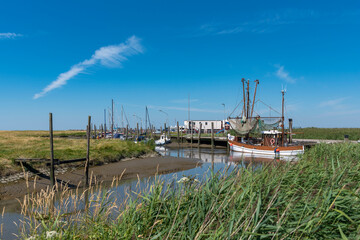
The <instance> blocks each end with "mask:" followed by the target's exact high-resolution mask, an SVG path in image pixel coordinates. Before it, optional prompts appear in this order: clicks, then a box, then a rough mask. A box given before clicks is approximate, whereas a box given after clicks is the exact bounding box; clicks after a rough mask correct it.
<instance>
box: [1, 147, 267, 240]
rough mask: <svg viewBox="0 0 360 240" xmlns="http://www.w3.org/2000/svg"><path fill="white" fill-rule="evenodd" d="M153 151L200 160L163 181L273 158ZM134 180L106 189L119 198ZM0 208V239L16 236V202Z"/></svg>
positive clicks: (185, 150)
mask: <svg viewBox="0 0 360 240" xmlns="http://www.w3.org/2000/svg"><path fill="white" fill-rule="evenodd" d="M156 151H157V152H159V153H160V154H161V155H162V156H172V157H180V158H192V159H200V160H201V163H202V164H200V165H199V166H198V167H195V168H193V169H189V170H185V171H179V172H176V173H169V174H165V175H162V176H161V178H162V179H164V180H165V181H176V180H179V179H180V178H181V177H183V176H192V177H195V178H198V179H201V178H203V177H205V176H206V175H207V174H208V173H209V171H210V170H211V169H212V170H213V171H215V172H217V171H221V170H223V169H226V168H229V169H230V170H232V169H233V168H234V167H236V166H238V167H247V166H248V165H249V164H250V162H251V165H252V167H253V168H254V169H257V168H261V167H262V166H263V164H264V162H269V161H272V160H273V159H268V158H263V157H261V156H260V157H257V156H246V155H243V154H237V153H230V154H229V153H227V152H226V149H214V150H212V149H208V148H165V147H157V148H156ZM153 180H154V177H150V178H142V179H141V184H140V188H141V187H142V185H143V187H144V186H145V185H146V184H148V183H149V182H150V183H151V182H152V181H153ZM137 184H138V180H137V179H133V180H127V181H122V182H121V184H120V185H118V186H117V187H113V188H111V187H110V186H108V189H109V190H112V191H114V192H115V194H117V195H118V196H120V197H119V198H118V199H122V197H121V196H124V192H125V191H128V190H129V189H131V188H133V189H135V188H136V187H138V186H137ZM0 207H1V209H0V210H1V211H2V209H3V207H5V212H4V215H3V216H2V217H1V216H0V225H2V228H3V235H2V236H1V237H0V239H17V237H16V236H15V235H14V234H16V233H17V232H18V227H17V226H16V224H18V223H19V221H20V219H21V218H22V216H21V215H20V205H19V203H18V202H17V201H16V200H9V201H6V202H1V203H0Z"/></svg>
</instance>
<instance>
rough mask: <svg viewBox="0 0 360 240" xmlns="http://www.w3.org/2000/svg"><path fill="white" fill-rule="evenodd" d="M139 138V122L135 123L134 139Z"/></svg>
mask: <svg viewBox="0 0 360 240" xmlns="http://www.w3.org/2000/svg"><path fill="white" fill-rule="evenodd" d="M138 138H139V123H136V140H138Z"/></svg>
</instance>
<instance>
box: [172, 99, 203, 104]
mask: <svg viewBox="0 0 360 240" xmlns="http://www.w3.org/2000/svg"><path fill="white" fill-rule="evenodd" d="M198 101H199V99H190V103H193V102H198ZM170 102H172V103H188V102H189V99H188V98H183V99H174V100H171V101H170Z"/></svg>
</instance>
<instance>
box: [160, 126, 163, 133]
mask: <svg viewBox="0 0 360 240" xmlns="http://www.w3.org/2000/svg"><path fill="white" fill-rule="evenodd" d="M162 134H163V130H162V127H161V126H160V135H162Z"/></svg>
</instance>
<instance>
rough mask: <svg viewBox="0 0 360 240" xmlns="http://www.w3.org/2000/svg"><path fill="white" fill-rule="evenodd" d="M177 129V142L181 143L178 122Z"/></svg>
mask: <svg viewBox="0 0 360 240" xmlns="http://www.w3.org/2000/svg"><path fill="white" fill-rule="evenodd" d="M176 127H177V142H178V143H180V128H179V122H176Z"/></svg>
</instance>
